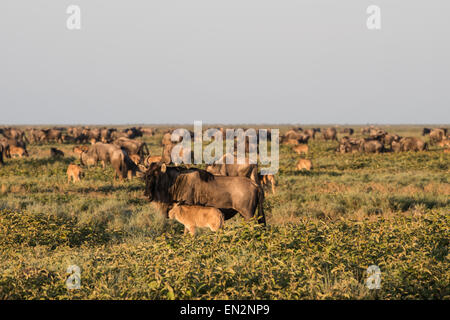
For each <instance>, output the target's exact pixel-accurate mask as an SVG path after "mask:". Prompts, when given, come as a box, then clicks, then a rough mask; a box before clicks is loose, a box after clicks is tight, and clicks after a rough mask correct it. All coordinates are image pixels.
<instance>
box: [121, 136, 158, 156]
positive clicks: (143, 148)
mask: <svg viewBox="0 0 450 320" xmlns="http://www.w3.org/2000/svg"><path fill="white" fill-rule="evenodd" d="M113 144H115V145H116V146H119V147H121V148H122V149H124V150H125V151H126V152H127V153H128V154H129V155H132V154H137V155H139V156H140V157H141V158H144V157H145V156H147V155H149V154H150V151H148V147H147V144H146V143H145V142H143V141H137V140H132V139H128V138H119V139H117V140H115V141H114V142H113Z"/></svg>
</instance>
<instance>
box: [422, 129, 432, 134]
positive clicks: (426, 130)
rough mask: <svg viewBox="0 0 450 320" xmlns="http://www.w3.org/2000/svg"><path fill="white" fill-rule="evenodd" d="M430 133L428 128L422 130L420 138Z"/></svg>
mask: <svg viewBox="0 0 450 320" xmlns="http://www.w3.org/2000/svg"><path fill="white" fill-rule="evenodd" d="M430 132H431V129H430V128H423V130H422V136H426V135H427V134H429V133H430Z"/></svg>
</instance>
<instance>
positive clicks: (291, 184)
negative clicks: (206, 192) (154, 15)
mask: <svg viewBox="0 0 450 320" xmlns="http://www.w3.org/2000/svg"><path fill="white" fill-rule="evenodd" d="M269 127H270V126H269ZM356 128H357V127H356ZM385 129H386V130H387V131H389V132H393V133H398V134H400V135H402V136H420V128H419V127H412V126H390V127H385ZM282 130H286V128H285V127H283V128H282ZM356 132H357V134H358V133H359V130H356ZM340 136H342V135H340ZM144 139H145V141H146V142H147V144H148V145H149V148H150V151H151V153H152V154H155V155H156V154H160V153H161V147H160V141H161V135H156V136H153V137H145V138H144ZM52 146H55V147H57V148H59V149H61V150H63V151H64V152H65V153H66V157H65V158H64V159H60V160H52V159H50V158H49V154H50V152H49V150H50V147H52ZM336 146H337V143H336V142H324V141H322V140H321V139H320V138H319V139H317V140H313V141H311V142H310V153H309V154H308V155H307V156H306V157H307V158H308V159H311V160H312V162H313V165H314V169H313V170H312V171H311V172H297V171H295V169H294V168H295V164H296V161H297V160H298V158H299V156H298V155H297V154H295V153H294V152H293V151H292V150H291V148H289V147H286V146H281V148H280V171H279V174H278V175H277V176H276V179H277V192H276V194H275V195H273V194H271V192H270V190H266V191H267V194H266V200H265V212H266V214H267V220H268V226H267V227H266V228H261V227H256V226H252V225H248V224H245V223H243V222H242V220H241V218H240V217H235V218H233V219H232V220H230V221H228V222H227V223H226V228H225V230H224V231H223V232H221V233H218V234H214V233H211V232H208V231H204V232H200V234H199V235H198V236H197V237H195V238H191V237H189V236H183V232H182V230H183V227H182V226H181V225H180V224H178V223H177V222H172V221H165V220H164V219H163V218H162V217H161V216H160V215H159V214H158V213H157V210H156V209H155V208H154V207H153V205H152V204H150V203H148V201H147V200H146V198H145V197H144V195H143V193H144V192H143V182H142V181H141V180H139V179H134V180H132V181H125V182H119V181H113V170H112V169H111V168H106V169H102V168H101V167H96V168H91V169H86V177H85V179H84V180H83V181H82V182H81V183H79V184H69V183H67V177H66V174H65V172H66V169H67V166H68V164H69V163H72V162H74V163H77V162H78V160H77V158H76V157H75V155H74V154H73V153H72V152H71V150H72V148H73V145H71V144H64V145H53V144H51V145H47V144H46V145H30V146H29V147H28V151H29V152H30V157H29V158H24V159H6V165H5V166H3V167H0V299H80V298H81V299H350V298H351V299H374V298H377V299H419V298H421V299H450V272H449V270H450V264H449V262H450V261H449V258H450V256H449V251H448V249H449V239H450V217H449V213H450V184H449V178H450V171H449V166H450V154H448V153H446V154H444V153H443V152H442V150H440V149H439V148H437V147H431V148H430V151H427V152H419V153H414V152H408V153H398V154H392V153H385V154H378V155H375V154H345V155H341V154H336V153H335V152H334V150H335V148H336ZM372 264H374V265H378V266H379V267H380V269H381V272H382V274H381V279H382V280H381V289H378V290H369V289H368V288H367V287H366V286H365V280H366V278H367V274H366V269H367V267H368V266H370V265H372ZM69 265H78V266H79V267H80V268H81V289H79V290H68V289H67V288H66V284H65V281H66V279H67V274H66V270H67V268H68V266H69Z"/></svg>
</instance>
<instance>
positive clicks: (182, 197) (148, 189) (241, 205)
mask: <svg viewBox="0 0 450 320" xmlns="http://www.w3.org/2000/svg"><path fill="white" fill-rule="evenodd" d="M145 195H146V196H148V198H149V201H154V202H156V203H157V204H158V205H159V207H160V210H161V211H162V213H164V214H165V216H166V217H167V213H168V210H169V209H170V207H171V206H173V205H174V204H175V203H180V204H184V205H201V206H209V207H214V208H217V209H219V210H220V211H221V212H222V213H223V214H224V217H225V220H227V219H229V218H231V217H233V216H234V215H235V214H236V213H239V214H240V215H241V216H242V217H244V219H245V220H250V219H252V218H257V219H258V222H259V223H262V224H264V225H265V215H264V209H263V202H264V192H263V190H262V188H261V186H259V185H258V184H256V183H255V182H254V181H252V180H250V179H249V178H244V177H227V176H214V175H213V174H211V173H209V172H207V171H205V170H201V169H196V168H191V169H187V168H184V167H168V166H166V164H164V163H163V164H157V163H152V165H151V166H150V168H149V169H148V170H147V172H146V173H145ZM257 209H258V214H256V210H257Z"/></svg>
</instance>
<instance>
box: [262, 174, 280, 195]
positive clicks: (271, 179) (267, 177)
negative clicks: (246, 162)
mask: <svg viewBox="0 0 450 320" xmlns="http://www.w3.org/2000/svg"><path fill="white" fill-rule="evenodd" d="M259 181H260V183H261V186H262V187H263V188H264V187H268V186H269V183H270V185H271V187H272V193H273V194H275V185H276V181H275V176H274V175H273V174H259Z"/></svg>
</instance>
